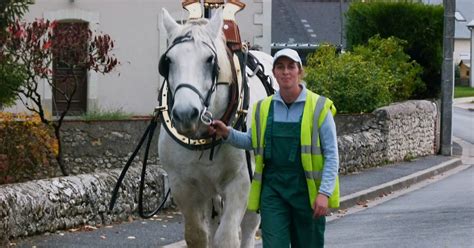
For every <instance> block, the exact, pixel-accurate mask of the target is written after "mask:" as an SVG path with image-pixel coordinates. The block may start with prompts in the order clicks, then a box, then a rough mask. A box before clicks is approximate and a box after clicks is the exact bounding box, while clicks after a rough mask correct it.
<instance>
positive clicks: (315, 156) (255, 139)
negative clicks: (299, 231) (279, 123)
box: [248, 90, 339, 211]
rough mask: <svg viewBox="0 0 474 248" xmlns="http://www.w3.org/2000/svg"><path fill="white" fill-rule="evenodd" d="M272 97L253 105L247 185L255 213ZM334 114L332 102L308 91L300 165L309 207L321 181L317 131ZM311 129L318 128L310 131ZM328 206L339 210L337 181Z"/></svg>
mask: <svg viewBox="0 0 474 248" xmlns="http://www.w3.org/2000/svg"><path fill="white" fill-rule="evenodd" d="M271 103H272V96H270V97H267V98H265V99H263V100H261V101H259V102H258V103H257V104H255V105H254V111H253V113H254V116H253V119H252V146H253V149H254V152H255V162H256V163H255V173H254V180H252V184H251V186H250V195H249V201H248V209H249V210H253V211H257V210H258V209H259V208H260V192H261V186H262V172H263V167H264V164H263V151H264V147H265V144H264V135H265V128H266V120H267V117H268V112H269V108H270V104H271ZM329 111H331V114H333V115H335V114H336V109H335V107H334V105H333V103H332V101H331V100H329V99H327V98H325V97H321V96H319V95H317V94H315V93H313V92H311V91H309V90H308V91H307V96H306V102H305V107H304V110H303V117H302V123H301V162H302V165H303V168H304V171H305V176H306V183H307V185H308V194H309V199H310V201H309V202H310V204H311V207H313V202H314V201H315V199H316V196H317V194H318V190H319V186H320V184H321V179H322V171H323V165H324V159H323V157H322V152H321V146H320V140H319V128H320V127H321V125H322V123H323V121H324V119H325V117H326V115H327V114H328V112H329ZM313 126H315V127H317V128H313ZM310 137H311V138H310ZM329 207H331V208H337V207H339V178H338V177H336V185H335V188H334V192H333V194H332V195H331V197H330V198H329Z"/></svg>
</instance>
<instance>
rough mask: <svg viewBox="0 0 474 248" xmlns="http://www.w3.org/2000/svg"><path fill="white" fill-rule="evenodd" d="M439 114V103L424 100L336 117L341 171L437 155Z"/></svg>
mask: <svg viewBox="0 0 474 248" xmlns="http://www.w3.org/2000/svg"><path fill="white" fill-rule="evenodd" d="M437 116H438V112H437V108H436V105H435V104H434V103H432V102H430V101H424V100H421V101H407V102H403V103H397V104H393V105H390V106H386V107H383V108H379V109H376V110H375V111H374V112H373V113H371V114H366V115H362V116H350V115H349V116H344V115H342V116H336V126H337V129H338V146H339V159H340V168H341V173H350V172H356V171H359V170H361V169H363V168H368V167H373V166H377V165H383V164H386V163H388V162H394V161H401V160H407V159H411V158H414V157H420V156H426V155H430V154H434V153H435V151H436V140H437V136H436V133H437V130H436V124H437ZM353 123H356V124H355V125H354V124H353Z"/></svg>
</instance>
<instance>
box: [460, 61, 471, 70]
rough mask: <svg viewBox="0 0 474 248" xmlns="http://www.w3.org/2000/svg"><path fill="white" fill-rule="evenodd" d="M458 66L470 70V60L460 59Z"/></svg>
mask: <svg viewBox="0 0 474 248" xmlns="http://www.w3.org/2000/svg"><path fill="white" fill-rule="evenodd" d="M459 65H465V66H467V67H468V68H471V60H469V59H462V60H461V62H459Z"/></svg>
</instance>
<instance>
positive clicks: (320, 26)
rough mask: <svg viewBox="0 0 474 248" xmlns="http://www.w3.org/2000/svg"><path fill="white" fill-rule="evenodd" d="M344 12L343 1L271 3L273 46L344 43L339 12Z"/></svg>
mask: <svg viewBox="0 0 474 248" xmlns="http://www.w3.org/2000/svg"><path fill="white" fill-rule="evenodd" d="M341 7H342V8H341ZM347 9H348V3H347V2H346V0H343V3H342V5H341V3H340V1H339V0H337V1H328V0H325V1H321V0H319V1H318V0H312V1H309V0H273V1H272V43H278V44H280V45H281V44H289V45H291V44H319V43H323V42H329V43H332V44H335V45H340V44H344V43H345V39H344V38H343V37H342V34H341V28H342V27H341V10H342V13H345V12H346V11H347ZM341 39H342V40H341Z"/></svg>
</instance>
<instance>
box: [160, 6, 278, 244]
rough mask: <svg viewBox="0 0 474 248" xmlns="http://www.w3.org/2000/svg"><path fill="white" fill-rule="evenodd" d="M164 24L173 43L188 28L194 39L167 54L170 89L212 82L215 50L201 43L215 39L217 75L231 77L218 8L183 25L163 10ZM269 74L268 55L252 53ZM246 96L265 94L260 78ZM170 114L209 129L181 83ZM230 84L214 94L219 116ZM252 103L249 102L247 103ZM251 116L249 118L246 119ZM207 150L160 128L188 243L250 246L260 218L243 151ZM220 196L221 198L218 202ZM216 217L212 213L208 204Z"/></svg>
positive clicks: (190, 132) (186, 130) (197, 130)
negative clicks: (250, 206)
mask: <svg viewBox="0 0 474 248" xmlns="http://www.w3.org/2000/svg"><path fill="white" fill-rule="evenodd" d="M163 24H164V27H165V29H166V31H167V34H168V40H169V41H170V42H172V41H173V40H174V39H175V38H176V37H179V36H182V35H183V34H185V33H188V32H191V34H192V36H193V37H194V41H187V42H183V43H180V44H177V45H175V46H174V47H173V48H172V49H171V50H170V51H169V52H168V54H167V56H168V58H169V59H170V61H171V64H170V70H169V86H170V89H171V92H174V90H175V89H176V87H177V85H179V84H181V83H186V84H191V85H193V86H194V87H196V89H198V90H199V91H200V92H201V94H203V95H205V94H207V91H208V90H209V89H210V87H211V80H210V71H209V70H210V69H209V68H210V66H209V64H207V62H206V61H208V60H209V57H211V56H212V55H213V53H212V51H211V49H210V48H209V47H207V46H206V45H205V44H204V42H205V43H208V44H214V45H215V48H216V52H217V55H218V61H219V67H220V71H221V73H227V74H224V75H221V78H222V77H226V76H225V75H227V77H228V78H229V81H231V80H230V73H229V72H230V64H229V62H228V58H227V56H226V54H225V50H224V46H225V43H224V40H223V36H222V32H221V27H222V17H221V13H220V12H218V13H217V14H216V15H215V16H214V17H213V18H212V19H211V20H210V21H209V22H208V21H207V20H198V21H194V22H188V24H186V25H183V26H182V25H179V24H177V23H176V22H175V21H174V20H173V19H172V17H171V16H170V15H169V14H168V12H167V11H166V10H164V9H163ZM252 53H253V54H254V55H256V56H257V58H258V59H259V60H260V62H262V64H263V65H264V66H265V72H266V73H267V74H269V73H271V63H272V58H271V56H269V55H268V54H265V53H262V52H252ZM249 85H250V89H251V90H250V92H251V96H250V101H251V103H253V102H255V101H256V100H258V99H261V98H263V97H265V96H266V94H265V90H264V88H263V86H262V83H261V82H260V80H258V78H257V77H256V76H254V77H251V78H249ZM174 97H175V100H174V105H173V109H172V118H173V120H174V125H175V127H176V129H177V130H178V132H180V133H181V134H184V135H187V136H188V137H196V136H199V135H201V134H203V133H205V132H207V127H206V126H205V125H204V124H203V123H201V121H200V120H199V117H197V116H195V114H193V113H195V112H196V111H195V110H197V111H199V113H200V112H201V111H202V110H203V108H204V107H203V103H202V101H201V100H200V98H199V97H198V95H197V94H196V93H195V92H193V91H192V90H189V89H187V88H180V89H179V90H178V92H176V93H175V95H174ZM227 99H228V86H225V85H219V86H218V87H217V90H216V91H215V92H214V93H213V95H212V98H211V101H210V106H209V110H210V111H211V112H212V113H213V115H214V116H215V117H220V116H221V115H222V114H223V113H224V112H225V109H226V106H227V101H228V100H227ZM250 106H252V105H250ZM250 116H251V113H249V117H248V118H247V122H248V123H249V124H250V121H249V120H250ZM209 153H210V151H209V150H206V151H204V152H203V151H199V150H189V149H187V148H185V147H182V146H181V145H180V144H178V143H177V142H175V141H174V140H173V138H172V137H170V136H169V135H168V133H167V132H166V130H165V129H164V128H163V127H161V131H160V137H159V156H160V160H161V162H162V164H163V166H164V168H165V170H166V171H167V172H168V174H169V179H170V184H171V189H172V195H173V199H174V201H175V202H176V204H177V205H178V207H179V209H180V210H181V212H182V213H183V216H184V220H185V240H186V243H187V245H188V247H198V248H201V247H222V248H229V247H254V237H255V232H256V230H257V228H258V225H259V223H260V217H259V216H258V215H257V214H256V213H253V212H247V211H246V207H247V197H248V193H249V188H250V180H249V175H248V170H247V166H246V160H245V153H244V151H243V150H240V149H237V148H234V147H232V146H230V145H228V144H222V145H221V146H220V147H218V148H216V149H215V154H214V159H213V161H210V160H209ZM221 200H222V202H223V203H224V204H223V205H221V204H220V203H221ZM213 205H214V209H215V210H217V211H218V212H219V216H218V217H215V218H211V215H212V209H213Z"/></svg>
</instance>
